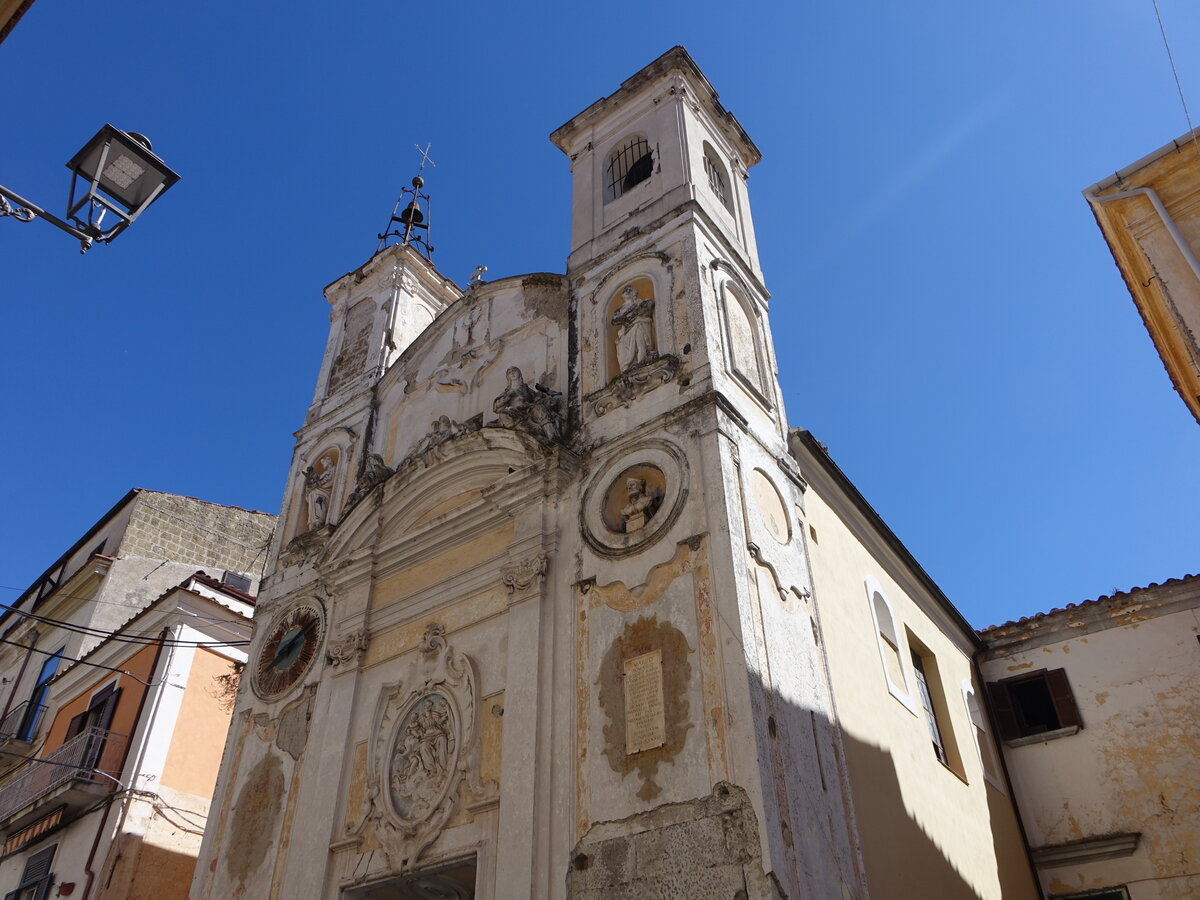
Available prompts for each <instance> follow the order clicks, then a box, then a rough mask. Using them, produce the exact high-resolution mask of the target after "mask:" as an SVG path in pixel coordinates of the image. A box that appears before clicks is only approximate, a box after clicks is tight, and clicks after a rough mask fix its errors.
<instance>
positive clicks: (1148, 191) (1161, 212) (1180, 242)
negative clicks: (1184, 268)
mask: <svg viewBox="0 0 1200 900" xmlns="http://www.w3.org/2000/svg"><path fill="white" fill-rule="evenodd" d="M1083 196H1084V197H1086V198H1087V201H1088V203H1090V204H1091V205H1092V206H1100V205H1101V204H1104V203H1110V202H1112V201H1113V200H1127V199H1128V198H1130V197H1145V198H1146V199H1147V200H1149V201H1150V203H1151V204H1153V206H1154V211H1155V212H1156V213H1158V217H1159V218H1160V219H1161V220H1162V223H1163V226H1164V227H1166V229H1167V234H1169V235H1171V239H1172V240H1173V241H1175V246H1176V247H1177V248H1178V250H1179V252H1180V253H1181V254H1182V255H1183V258H1184V260H1186V261H1187V264H1188V265H1189V266H1190V267H1191V269H1192V274H1193V275H1195V276H1196V280H1197V281H1200V261H1197V259H1196V254H1194V253H1193V252H1192V248H1191V247H1189V246H1188V243H1187V241H1185V240H1184V239H1183V235H1182V234H1180V233H1179V228H1178V226H1176V224H1175V220H1174V219H1172V218H1171V214H1170V213H1169V212H1167V208H1166V206H1164V205H1163V202H1162V198H1161V197H1159V196H1158V192H1157V191H1155V190H1154V188H1148V187H1143V188H1130V189H1129V190H1127V191H1118V192H1117V193H1115V194H1105V195H1104V196H1103V197H1098V196H1096V189H1095V188H1088V189H1087V190H1086V191H1084V192H1083Z"/></svg>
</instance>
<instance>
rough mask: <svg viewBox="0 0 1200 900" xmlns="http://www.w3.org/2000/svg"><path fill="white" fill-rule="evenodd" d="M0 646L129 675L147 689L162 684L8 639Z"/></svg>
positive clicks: (1, 642)
mask: <svg viewBox="0 0 1200 900" xmlns="http://www.w3.org/2000/svg"><path fill="white" fill-rule="evenodd" d="M0 644H11V645H12V646H14V647H20V648H21V649H23V650H32V651H33V652H34V653H41V654H43V655H45V656H57V657H58V658H59V659H61V660H62V661H63V662H68V663H80V664H81V665H85V666H92V667H93V668H96V669H107V670H108V671H110V672H118V673H120V674H121V675H128V676H129V677H130V678H132V679H133V680H134V681H136V682H138V683H140V684H144V685H145V686H146V687H154V686H155V685H158V684H162V682H161V681H143V680H142V679H141V678H138V677H137V676H136V675H134V674H133V673H132V672H129V671H126V670H125V669H114V668H113V667H112V666H105V665H101V664H100V663H94V662H90V661H89V660H86V659H72V658H71V657H69V656H63V655H62V654H61V653H60V652H58V651H57V650H40V649H38V648H37V647H26V646H25V645H24V644H18V643H17V642H16V641H10V640H8V638H0Z"/></svg>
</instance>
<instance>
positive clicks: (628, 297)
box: [612, 284, 658, 372]
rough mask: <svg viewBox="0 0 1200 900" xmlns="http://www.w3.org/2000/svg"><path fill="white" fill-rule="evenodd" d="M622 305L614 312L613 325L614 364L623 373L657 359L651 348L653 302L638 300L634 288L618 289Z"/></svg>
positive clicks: (656, 354)
mask: <svg viewBox="0 0 1200 900" xmlns="http://www.w3.org/2000/svg"><path fill="white" fill-rule="evenodd" d="M621 300H622V303H621V306H620V307H619V308H618V309H617V311H616V312H615V313H613V317H612V324H613V325H614V326H616V329H617V333H616V344H617V364H618V365H619V366H620V367H621V371H622V372H624V371H626V370H627V369H629V368H630V367H631V366H636V365H638V364H639V363H644V362H648V361H649V360H652V359H654V358H655V357H657V356H658V353H657V352H656V350H655V348H654V301H653V300H647V299H642V298H640V297H638V292H637V288H635V287H634V286H633V285H632V284H628V285H626V286H625V287H623V288H622V289H621Z"/></svg>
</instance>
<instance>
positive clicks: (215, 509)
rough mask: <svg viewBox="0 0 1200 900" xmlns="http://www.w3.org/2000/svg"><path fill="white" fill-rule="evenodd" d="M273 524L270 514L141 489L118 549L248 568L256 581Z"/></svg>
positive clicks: (240, 569)
mask: <svg viewBox="0 0 1200 900" xmlns="http://www.w3.org/2000/svg"><path fill="white" fill-rule="evenodd" d="M274 528H275V517H274V516H272V515H270V514H268V513H263V512H255V511H252V510H248V509H240V508H238V507H236V506H222V505H220V504H216V503H205V502H204V501H203V500H196V499H194V498H192V497H181V496H179V495H177V494H162V493H158V492H156V491H142V492H141V493H139V494H138V496H137V499H136V500H135V501H134V509H133V514H132V515H131V516H130V520H129V527H128V528H127V529H126V531H125V536H124V538H123V539H122V541H121V546H120V549H119V550H118V551H117V552H118V554H119V555H121V556H144V557H149V558H151V559H166V560H170V561H172V562H181V563H187V564H189V565H194V566H196V567H197V568H200V567H202V566H203V567H208V568H210V569H229V570H230V571H234V572H245V573H250V574H252V575H253V577H254V578H255V580H257V579H258V576H259V575H260V574H261V572H262V569H263V565H264V564H265V562H266V558H267V552H266V549H265V547H266V544H267V541H269V540H270V538H271V532H272V531H273V530H274Z"/></svg>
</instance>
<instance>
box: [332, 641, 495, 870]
mask: <svg viewBox="0 0 1200 900" xmlns="http://www.w3.org/2000/svg"><path fill="white" fill-rule="evenodd" d="M475 682H476V677H475V666H474V663H473V662H472V661H471V659H470V658H469V657H468V656H467V655H466V654H464V653H461V652H459V651H457V650H455V649H454V648H452V647H451V646H450V645H449V644H448V643H447V642H446V629H445V627H444V626H443V625H441V624H440V623H438V622H432V623H430V624H429V626H428V627H427V628H426V629H425V636H424V638H423V639H422V641H421V643H420V644H419V645H418V647H417V653H416V655H415V656H414V657H413V658H412V659H411V660H410V661H409V664H408V670H407V673H406V674H405V677H404V678H402V679H401V680H399V681H396V682H393V683H391V684H385V685H384V686H383V689H382V692H381V694H380V697H379V703H378V706H377V707H376V710H375V716H374V719H373V722H372V730H371V743H370V755H369V757H368V770H367V797H366V803H365V807H364V809H363V816H362V820H361V823H360V824H359V825H358V827H357V828H356V829H355V833H356V834H357V835H359V836H360V837H363V836H365V835H366V833H367V832H368V831H374V836H375V838H376V840H378V842H379V844H380V845H381V847H382V849H383V853H384V855H385V857H386V859H387V862H388V866H389V867H390V868H391V869H392V870H393V871H395V872H407V871H412V870H413V868H414V867H415V865H416V862H417V860H418V858H419V857H420V855H421V853H422V851H424V850H425V849H426V848H427V847H428V846H429V845H430V844H432V843H433V842H434V841H435V840H437V838H438V835H440V834H441V832H442V829H444V828H445V827H446V823H447V822H448V821H449V820H450V818H451V817H452V816H453V815H454V812H455V811H456V809H457V808H458V805H459V794H460V790H461V788H462V786H463V785H464V784H465V786H466V788H467V789H468V790H469V791H470V792H471V793H472V794H473V795H474V796H476V797H480V796H482V795H483V785H482V784H481V782H480V780H479V735H478V729H477V724H476V706H477V705H478V698H477V696H476V689H475Z"/></svg>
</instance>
